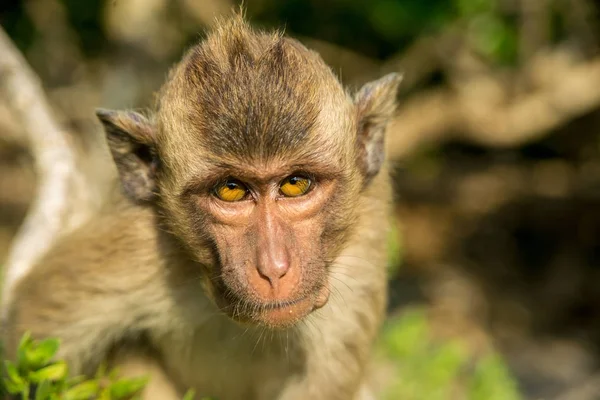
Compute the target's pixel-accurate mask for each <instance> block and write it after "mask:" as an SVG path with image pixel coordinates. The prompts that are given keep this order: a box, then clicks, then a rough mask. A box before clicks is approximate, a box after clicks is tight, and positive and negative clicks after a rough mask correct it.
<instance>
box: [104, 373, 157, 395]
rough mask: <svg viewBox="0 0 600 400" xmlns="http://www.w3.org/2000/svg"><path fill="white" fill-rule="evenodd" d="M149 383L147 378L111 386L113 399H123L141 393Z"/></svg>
mask: <svg viewBox="0 0 600 400" xmlns="http://www.w3.org/2000/svg"><path fill="white" fill-rule="evenodd" d="M147 383H148V378H147V377H141V378H134V379H127V380H120V381H117V382H115V383H113V384H111V385H110V394H111V397H114V398H115V399H123V398H126V397H129V396H133V395H134V394H137V393H138V392H141V391H142V390H143V389H144V387H145V386H146V384H147Z"/></svg>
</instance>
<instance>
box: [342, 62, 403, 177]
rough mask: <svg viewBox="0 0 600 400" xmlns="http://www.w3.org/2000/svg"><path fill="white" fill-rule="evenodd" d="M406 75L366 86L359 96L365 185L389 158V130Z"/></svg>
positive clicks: (356, 100) (360, 154) (359, 138)
mask: <svg viewBox="0 0 600 400" xmlns="http://www.w3.org/2000/svg"><path fill="white" fill-rule="evenodd" d="M401 81H402V76H401V75H399V74H396V73H391V74H388V75H386V76H384V77H383V78H380V79H378V80H376V81H373V82H369V83H367V84H365V85H364V86H363V87H362V88H361V89H360V90H359V91H358V93H357V94H356V95H355V97H354V104H355V105H356V108H357V112H358V136H357V146H358V158H359V159H358V162H359V165H360V167H361V169H362V172H363V176H364V179H365V185H366V184H368V183H369V182H370V181H371V179H373V177H374V176H375V175H377V173H378V172H379V170H380V169H381V166H382V165H383V161H384V159H385V129H386V127H387V124H388V122H389V121H390V119H391V118H392V117H393V115H394V112H395V111H396V105H397V103H396V96H397V94H398V86H399V85H400V82H401Z"/></svg>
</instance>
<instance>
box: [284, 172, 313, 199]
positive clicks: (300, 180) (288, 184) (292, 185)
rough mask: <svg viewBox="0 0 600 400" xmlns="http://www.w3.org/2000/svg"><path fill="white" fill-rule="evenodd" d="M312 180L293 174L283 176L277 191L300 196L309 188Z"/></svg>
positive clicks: (290, 195)
mask: <svg viewBox="0 0 600 400" xmlns="http://www.w3.org/2000/svg"><path fill="white" fill-rule="evenodd" d="M311 184H312V182H311V180H310V179H308V178H306V177H304V176H299V175H293V176H289V177H287V178H285V179H284V180H283V182H281V185H280V186H279V191H280V192H281V194H283V195H284V196H286V197H298V196H302V195H303V194H305V193H306V192H308V189H310V186H311Z"/></svg>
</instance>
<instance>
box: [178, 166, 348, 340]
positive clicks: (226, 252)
mask: <svg viewBox="0 0 600 400" xmlns="http://www.w3.org/2000/svg"><path fill="white" fill-rule="evenodd" d="M294 164H295V163H294ZM213 173H215V174H216V175H215V176H214V177H212V178H210V179H208V180H207V179H206V178H204V179H199V180H192V181H191V182H189V183H188V184H187V185H185V186H186V190H185V191H184V194H183V196H182V197H181V201H182V202H183V203H182V204H181V205H180V206H176V208H177V209H185V210H186V214H185V216H183V218H182V220H181V221H180V222H181V223H185V222H184V221H194V222H193V224H192V225H191V226H188V229H186V231H187V233H185V234H184V237H185V238H186V239H185V240H187V241H188V243H189V244H191V245H190V246H189V248H190V249H191V250H192V251H193V252H195V253H196V257H197V258H198V259H199V260H200V261H201V262H202V263H203V264H204V265H207V266H208V273H207V274H206V276H205V279H204V285H205V287H206V288H207V293H209V295H210V297H211V298H212V299H213V300H214V302H215V303H216V304H217V305H218V306H219V308H220V309H221V310H222V311H223V312H225V313H226V314H227V315H229V316H230V317H232V318H233V319H235V320H238V321H241V322H247V323H253V324H259V325H264V326H268V327H273V328H277V327H286V326H290V325H293V324H294V323H296V322H297V321H299V320H300V319H301V318H303V317H305V316H306V315H308V314H309V313H310V312H312V311H313V310H315V309H317V308H319V307H322V306H324V305H325V304H326V303H327V300H328V297H329V285H328V265H329V263H330V262H331V261H332V260H333V258H335V255H336V253H337V251H338V249H339V248H340V247H341V246H342V245H343V242H344V240H345V238H346V237H347V233H348V231H349V230H348V226H349V225H350V224H351V221H352V219H353V213H352V209H351V208H349V207H343V205H342V203H349V204H350V203H351V202H349V201H348V199H349V198H351V197H352V196H353V193H351V191H352V190H356V189H355V188H352V186H351V185H349V184H346V183H347V177H344V175H343V174H340V172H339V171H338V170H337V168H334V167H331V166H330V167H329V168H327V167H326V166H325V165H319V166H317V164H312V166H311V165H304V166H303V167H302V168H298V166H297V164H295V165H289V163H283V162H279V163H275V162H270V163H266V164H265V165H259V166H254V167H249V166H248V165H246V166H241V165H239V166H235V165H231V166H228V167H226V168H224V166H223V165H221V166H220V167H219V168H218V169H217V170H215V171H213ZM207 175H210V173H206V174H203V176H205V177H206V176H207ZM340 211H341V212H340ZM206 249H211V251H209V252H208V253H209V254H207V252H206Z"/></svg>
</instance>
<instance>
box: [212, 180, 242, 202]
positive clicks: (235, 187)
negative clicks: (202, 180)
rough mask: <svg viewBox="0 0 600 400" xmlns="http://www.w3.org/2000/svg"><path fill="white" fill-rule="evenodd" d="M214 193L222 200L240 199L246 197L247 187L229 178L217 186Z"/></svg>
mask: <svg viewBox="0 0 600 400" xmlns="http://www.w3.org/2000/svg"><path fill="white" fill-rule="evenodd" d="M215 193H216V195H217V197H218V198H219V199H221V200H223V201H240V200H242V199H243V198H244V197H246V194H247V193H248V189H247V188H246V186H244V184H243V183H241V182H239V181H236V180H233V179H230V180H227V181H226V182H224V183H222V184H220V185H219V186H217V188H216V189H215Z"/></svg>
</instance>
